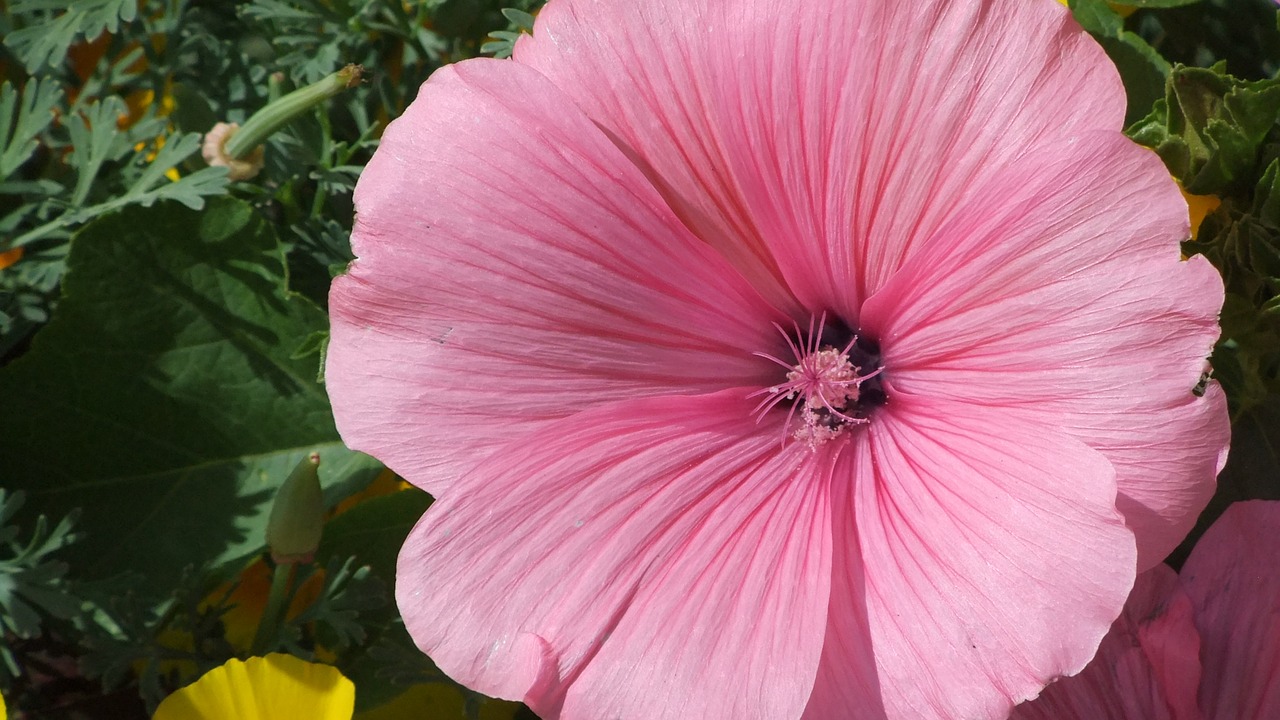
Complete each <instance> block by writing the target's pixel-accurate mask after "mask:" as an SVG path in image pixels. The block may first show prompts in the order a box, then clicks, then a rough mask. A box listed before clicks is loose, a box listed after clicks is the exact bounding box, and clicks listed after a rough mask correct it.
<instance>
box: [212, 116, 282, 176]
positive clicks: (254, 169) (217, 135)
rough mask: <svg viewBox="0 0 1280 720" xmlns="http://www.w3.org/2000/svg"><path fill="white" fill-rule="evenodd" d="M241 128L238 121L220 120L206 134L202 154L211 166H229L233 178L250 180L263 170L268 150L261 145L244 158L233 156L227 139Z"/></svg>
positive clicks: (228, 174)
mask: <svg viewBox="0 0 1280 720" xmlns="http://www.w3.org/2000/svg"><path fill="white" fill-rule="evenodd" d="M239 130H240V126H239V125H238V124H236V123H223V122H220V123H218V124H217V125H214V126H213V129H212V130H210V131H209V132H207V133H205V134H204V143H203V145H202V146H201V148H200V154H201V155H203V156H204V161H205V162H207V163H209V164H210V165H211V166H213V167H225V168H227V170H228V171H229V172H228V173H227V177H229V178H231V179H232V180H248V179H250V178H252V177H254V176H255V175H257V174H258V172H259V171H260V170H262V164H263V157H264V155H265V154H266V150H265V149H264V148H263V147H262V146H261V145H259V146H257V147H255V148H253V150H252V151H251V152H250V153H249V154H248V155H246V156H245V157H243V158H239V159H237V158H234V157H232V156H231V155H230V154H229V153H228V152H227V147H226V146H227V141H228V140H230V139H231V138H232V136H234V135H235V134H236V132H237V131H239Z"/></svg>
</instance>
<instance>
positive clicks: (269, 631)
mask: <svg viewBox="0 0 1280 720" xmlns="http://www.w3.org/2000/svg"><path fill="white" fill-rule="evenodd" d="M296 568H297V565H296V564H295V563H281V564H279V565H276V567H275V569H274V570H272V571H271V591H270V593H269V594H268V595H267V605H266V607H264V608H263V609H262V617H261V618H260V619H259V620H258V631H257V632H255V633H254V634H253V646H252V648H251V650H252V652H251V654H253V655H262V654H263V653H265V652H266V651H267V650H269V649H270V648H269V647H268V644H269V643H271V641H273V640H275V638H276V635H277V634H278V633H279V630H280V622H281V621H282V620H284V613H285V609H286V606H287V603H288V602H289V595H290V594H291V593H290V590H291V589H292V586H293V573H294V570H295V569H296Z"/></svg>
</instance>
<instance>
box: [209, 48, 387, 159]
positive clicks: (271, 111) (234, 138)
mask: <svg viewBox="0 0 1280 720" xmlns="http://www.w3.org/2000/svg"><path fill="white" fill-rule="evenodd" d="M363 73H364V68H362V67H360V66H359V65H348V66H346V67H344V68H342V69H341V70H339V71H338V72H336V73H333V74H332V75H330V76H328V77H326V78H324V79H322V80H320V81H318V82H314V83H311V84H310V85H307V86H306V87H302V88H298V89H297V90H294V91H293V92H291V93H289V94H288V95H285V96H284V97H282V98H280V99H279V100H275V101H272V102H270V103H267V105H266V107H264V108H262V109H261V110H259V111H258V112H256V113H254V114H253V116H252V117H250V118H249V119H248V120H246V121H245V123H244V125H243V126H241V128H240V129H239V130H237V131H235V133H234V134H232V135H231V137H229V138H227V142H226V144H225V145H223V148H222V149H223V151H224V152H226V154H227V155H228V156H229V157H231V158H232V159H235V160H240V159H242V158H244V157H245V156H246V155H248V154H249V153H251V152H253V149H254V148H256V147H258V146H259V145H261V144H262V143H263V142H265V141H266V139H267V138H269V137H271V134H272V133H274V132H275V131H277V130H279V129H280V128H282V127H284V126H285V125H286V124H288V123H289V122H290V121H291V120H293V119H294V118H296V117H298V116H299V115H301V114H302V113H304V112H306V111H307V110H310V109H311V108H313V107H315V106H316V105H319V104H320V103H322V102H324V101H325V100H328V99H329V98H331V97H333V96H334V95H337V94H338V93H340V92H342V91H343V90H346V89H347V88H352V87H355V86H356V85H357V84H359V82H360V76H361V75H362V74H363Z"/></svg>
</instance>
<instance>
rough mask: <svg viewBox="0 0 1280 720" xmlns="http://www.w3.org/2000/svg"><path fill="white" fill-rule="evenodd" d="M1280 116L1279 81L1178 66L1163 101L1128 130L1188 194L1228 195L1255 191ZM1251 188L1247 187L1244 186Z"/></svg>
mask: <svg viewBox="0 0 1280 720" xmlns="http://www.w3.org/2000/svg"><path fill="white" fill-rule="evenodd" d="M1278 117H1280V78H1273V79H1270V80H1260V81H1245V80H1239V79H1237V78H1234V77H1232V76H1230V75H1227V74H1226V72H1225V70H1224V69H1223V68H1222V67H1221V66H1220V65H1219V66H1215V67H1213V68H1192V67H1184V66H1178V67H1175V68H1174V69H1173V71H1172V72H1171V73H1170V75H1169V79H1168V82H1167V85H1166V88H1165V97H1164V99H1162V100H1161V101H1159V102H1157V103H1156V104H1155V106H1154V109H1153V110H1152V112H1151V114H1150V115H1148V116H1147V117H1146V118H1143V120H1142V121H1140V122H1138V123H1136V124H1135V125H1134V126H1133V127H1131V128H1130V129H1129V135H1130V137H1132V138H1133V139H1134V140H1135V141H1137V142H1139V143H1142V144H1143V145H1146V146H1148V147H1151V148H1153V149H1154V150H1155V151H1156V152H1157V153H1159V154H1160V157H1161V159H1163V160H1164V162H1165V165H1166V166H1168V168H1169V171H1170V172H1171V173H1173V175H1174V177H1177V178H1178V179H1179V180H1180V181H1181V182H1182V184H1183V186H1184V187H1185V188H1186V190H1187V191H1188V192H1191V193H1195V194H1197V195H1225V194H1230V193H1232V192H1233V191H1240V190H1246V191H1247V189H1248V188H1249V187H1251V186H1252V184H1253V182H1254V180H1253V179H1252V177H1251V176H1252V175H1253V173H1254V171H1255V168H1256V167H1257V164H1258V161H1259V153H1260V150H1261V148H1262V145H1263V143H1264V141H1265V140H1266V138H1267V136H1268V133H1270V132H1271V131H1272V129H1273V128H1275V127H1276V124H1277V118H1278ZM1243 183H1248V185H1245V186H1244V187H1243V188H1242V187H1241V185H1242V184H1243Z"/></svg>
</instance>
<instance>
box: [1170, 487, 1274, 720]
mask: <svg viewBox="0 0 1280 720" xmlns="http://www.w3.org/2000/svg"><path fill="white" fill-rule="evenodd" d="M1277 557H1280V502H1275V501H1268V500H1254V501H1250V502H1240V503H1235V504H1234V505H1231V506H1230V507H1228V508H1227V511H1226V512H1225V513H1223V514H1222V517H1220V518H1218V520H1217V522H1215V523H1214V524H1213V526H1212V527H1210V528H1209V531H1208V532H1206V533H1205V534H1204V536H1203V537H1201V538H1200V541H1199V542H1198V543H1196V546H1195V549H1193V550H1192V551H1191V557H1189V558H1188V559H1187V563H1186V565H1184V566H1183V567H1182V575H1181V579H1182V586H1183V588H1185V589H1186V591H1187V594H1188V595H1190V596H1191V601H1192V603H1193V604H1194V605H1195V610H1196V625H1197V626H1198V627H1199V628H1200V637H1201V654H1200V657H1201V661H1202V662H1203V664H1204V681H1203V683H1202V684H1201V686H1200V707H1201V708H1202V709H1203V710H1204V714H1205V717H1206V718H1208V720H1274V718H1278V717H1280V569H1278V567H1277V565H1276V562H1277V561H1276V558H1277Z"/></svg>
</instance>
